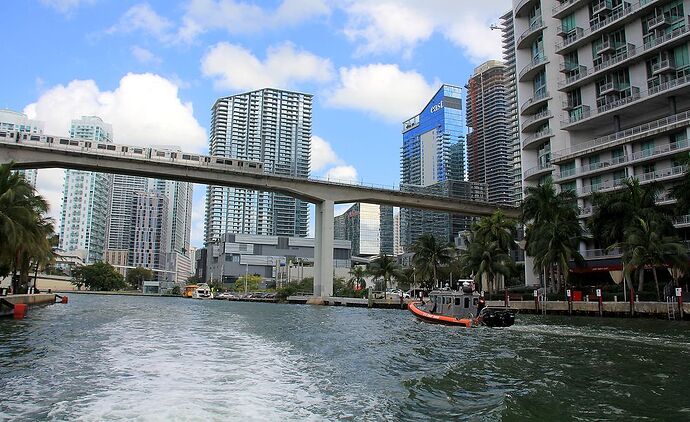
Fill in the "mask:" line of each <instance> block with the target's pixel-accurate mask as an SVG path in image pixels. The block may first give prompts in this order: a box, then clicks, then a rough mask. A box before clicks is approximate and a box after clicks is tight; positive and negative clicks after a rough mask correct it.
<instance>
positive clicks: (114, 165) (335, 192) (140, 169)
mask: <svg viewBox="0 0 690 422" xmlns="http://www.w3.org/2000/svg"><path fill="white" fill-rule="evenodd" d="M0 161H2V162H9V161H14V162H15V165H16V168H18V169H41V168H64V169H75V170H89V171H98V172H103V173H115V174H128V175H133V176H144V177H152V178H156V179H168V180H178V181H183V182H192V183H199V184H205V185H216V186H229V187H240V188H247V189H254V190H259V191H265V192H278V193H282V194H285V195H289V196H292V197H294V198H299V199H302V200H305V201H307V202H311V203H318V202H321V201H326V200H330V201H333V202H334V203H336V204H338V203H350V202H364V203H370V204H380V205H392V206H396V207H403V208H420V209H426V210H431V211H443V212H450V213H455V214H463V215H469V216H484V215H489V214H491V213H493V212H494V211H496V210H498V209H500V210H502V211H503V212H504V213H505V214H506V215H507V216H508V217H511V218H518V217H519V215H520V214H519V210H518V209H517V208H515V207H506V206H499V205H495V204H489V203H486V202H480V201H472V200H463V199H451V198H447V197H442V196H437V195H426V194H421V193H413V192H403V191H399V190H394V189H383V188H374V187H369V186H362V185H357V184H347V183H338V182H328V181H322V180H314V179H301V178H295V177H288V176H278V175H273V174H266V173H252V172H243V171H238V170H231V169H221V168H217V167H214V166H210V165H203V164H198V163H195V164H193V165H189V164H186V163H180V162H177V161H173V160H170V161H163V160H151V159H146V158H138V157H131V156H127V155H125V154H116V153H114V152H103V151H95V150H89V149H83V150H78V149H76V150H75V149H74V148H73V147H72V148H64V147H62V146H61V145H53V144H43V145H38V144H37V143H30V144H29V143H12V142H0Z"/></svg>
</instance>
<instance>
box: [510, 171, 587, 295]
mask: <svg viewBox="0 0 690 422" xmlns="http://www.w3.org/2000/svg"><path fill="white" fill-rule="evenodd" d="M525 193H526V198H525V200H524V201H523V204H522V209H523V211H522V214H523V218H524V219H525V221H526V222H528V223H527V224H526V225H527V229H526V233H525V241H526V247H525V251H526V253H527V255H529V256H531V257H533V258H534V269H535V271H538V272H539V273H540V274H543V275H544V281H545V283H546V280H547V279H550V280H552V284H551V285H552V288H554V287H555V288H556V289H557V290H560V289H561V288H562V282H563V281H565V280H567V278H568V273H569V266H568V262H569V261H570V260H572V259H574V260H575V262H576V263H578V264H579V263H582V262H583V261H584V260H583V258H582V256H581V255H580V253H579V252H578V251H577V249H578V242H579V241H580V238H581V235H582V228H581V227H580V224H579V222H578V210H577V202H576V197H575V193H574V192H573V191H570V190H566V191H562V192H559V193H556V189H555V188H554V185H553V182H552V181H551V180H550V179H549V180H547V181H546V182H545V183H543V184H541V185H539V186H535V187H528V188H527V189H526V190H525ZM545 285H546V284H545Z"/></svg>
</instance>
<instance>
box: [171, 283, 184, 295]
mask: <svg viewBox="0 0 690 422" xmlns="http://www.w3.org/2000/svg"><path fill="white" fill-rule="evenodd" d="M170 294H173V295H175V296H180V295H181V294H182V290H181V289H180V286H178V285H177V284H176V285H174V286H173V288H172V290H171V291H170Z"/></svg>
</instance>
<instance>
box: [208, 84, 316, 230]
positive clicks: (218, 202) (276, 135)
mask: <svg viewBox="0 0 690 422" xmlns="http://www.w3.org/2000/svg"><path fill="white" fill-rule="evenodd" d="M311 112H312V95H310V94H303V93H299V92H291V91H283V90H278V89H268V88H267V89H261V90H257V91H252V92H247V93H243V94H237V95H233V96H229V97H224V98H220V99H218V100H217V101H216V103H215V104H214V105H213V117H212V123H211V133H210V155H212V156H217V157H226V158H238V159H244V160H255V161H261V162H262V163H263V167H264V172H266V173H272V174H278V175H285V176H293V177H303V178H307V177H309V167H310V153H311V148H310V146H311ZM307 207H308V204H307V203H306V202H304V201H300V200H297V199H294V198H291V197H288V196H285V195H280V194H276V193H271V192H259V191H255V190H250V189H243V188H230V187H223V186H213V185H212V186H208V188H207V190H206V221H205V223H206V227H205V242H206V243H209V242H212V241H213V240H214V239H220V237H221V235H223V234H225V233H242V234H257V235H269V236H288V237H305V236H306V235H307V229H308V225H309V213H308V208H307Z"/></svg>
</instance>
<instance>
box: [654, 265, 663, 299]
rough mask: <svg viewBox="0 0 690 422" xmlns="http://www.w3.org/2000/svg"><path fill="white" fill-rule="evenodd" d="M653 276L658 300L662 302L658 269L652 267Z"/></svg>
mask: <svg viewBox="0 0 690 422" xmlns="http://www.w3.org/2000/svg"><path fill="white" fill-rule="evenodd" d="M652 274H653V275H654V284H655V285H656V300H657V301H659V302H661V293H659V279H658V278H657V276H656V267H652Z"/></svg>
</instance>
